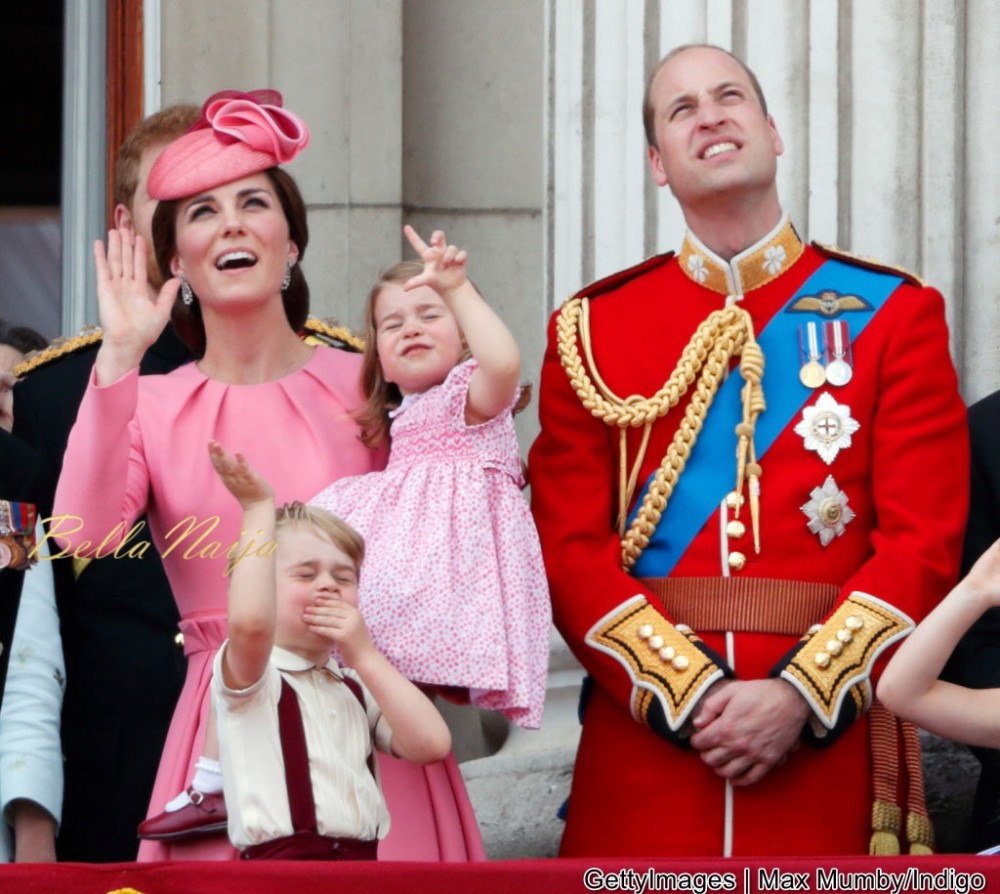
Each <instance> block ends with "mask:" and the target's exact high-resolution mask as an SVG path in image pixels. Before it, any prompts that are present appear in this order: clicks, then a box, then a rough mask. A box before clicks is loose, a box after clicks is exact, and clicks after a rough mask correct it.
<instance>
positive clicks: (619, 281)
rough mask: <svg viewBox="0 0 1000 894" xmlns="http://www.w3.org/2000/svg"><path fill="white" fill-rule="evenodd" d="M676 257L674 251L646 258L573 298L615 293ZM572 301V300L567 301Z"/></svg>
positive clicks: (600, 280)
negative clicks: (626, 284) (620, 287)
mask: <svg viewBox="0 0 1000 894" xmlns="http://www.w3.org/2000/svg"><path fill="white" fill-rule="evenodd" d="M673 256H674V253H673V252H672V251H668V252H667V253H666V254H662V255H653V256H652V257H649V258H646V260H645V261H642V262H641V263H639V264H636V265H635V266H633V267H627V268H626V269H624V270H619V271H618V272H617V273H612V274H611V275H610V276H605V277H604V279H599V280H597V281H596V282H592V283H591V284H590V285H589V286H585V287H584V288H582V289H580V291H579V292H577V293H576V295H574V296H572V297H573V298H584V297H586V298H596V297H597V296H598V295H603V294H604V293H605V292H613V291H614V290H615V289H617V288H618V287H619V286H622V285H624V284H625V283H627V282H628V281H629V280H631V279H635V278H636V277H637V276H641V275H642V274H643V273H646V272H647V271H649V270H653V269H654V268H656V267H659V266H660V265H662V264H666V263H667V261H669V260H670V259H671V258H672V257H673ZM567 300H572V299H567Z"/></svg>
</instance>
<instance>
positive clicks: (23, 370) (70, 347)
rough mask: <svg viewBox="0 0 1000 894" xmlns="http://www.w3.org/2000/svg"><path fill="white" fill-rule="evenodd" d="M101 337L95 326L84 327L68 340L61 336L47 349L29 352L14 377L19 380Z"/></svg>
mask: <svg viewBox="0 0 1000 894" xmlns="http://www.w3.org/2000/svg"><path fill="white" fill-rule="evenodd" d="M103 335H104V333H103V332H102V331H101V330H100V329H99V328H98V327H97V326H84V327H83V329H81V330H80V332H79V333H78V334H77V335H72V336H70V337H69V338H63V337H62V336H60V337H59V338H55V339H53V340H52V341H51V342H50V343H49V346H48V347H47V348H42V350H40V351H29V352H28V353H27V354H26V355H25V358H24V360H22V361H21V362H20V363H19V364H17V366H15V367H14V375H15V376H16V377H17V378H20V377H21V376H23V375H26V374H27V373H29V372H31V371H32V370H33V369H38V367H40V366H44V365H45V364H46V363H48V362H49V361H51V360H56V359H57V358H59V357H65V356H66V355H67V354H75V353H76V352H77V351H80V350H82V349H83V348H86V347H89V346H90V345H93V344H96V343H97V342H99V341H100V340H101V338H102V337H103Z"/></svg>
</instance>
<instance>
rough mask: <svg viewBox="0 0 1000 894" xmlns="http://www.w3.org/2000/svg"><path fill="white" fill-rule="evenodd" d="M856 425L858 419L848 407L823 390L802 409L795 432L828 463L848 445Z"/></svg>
mask: <svg viewBox="0 0 1000 894" xmlns="http://www.w3.org/2000/svg"><path fill="white" fill-rule="evenodd" d="M859 428H861V423H859V422H858V421H857V420H856V419H852V418H851V408H850V407H849V406H847V404H839V403H837V401H836V400H834V398H833V397H832V396H831V395H830V394H829V393H828V392H826V391H824V392H823V393H822V394H821V395H820V396H819V399H818V400H817V401H816V403H815V404H814V405H813V406H811V407H805V408H804V409H803V410H802V421H801V422H799V423H798V425H796V426H795V433H796V434H797V435H799V436H800V437H801V438H802V439H803V440H804V441H805V448H806V450H815V451H816V452H817V453H818V454H819V455H820V457H821V458H822V460H823V462H825V463H826V464H827V465H830V463H832V462H833V461H834V460H835V459H836V458H837V454H838V453H839V452H840V451H841V450H842V449H844V448H846V447H850V446H851V435H853V434H854V433H855V432H856V431H857V430H858V429H859Z"/></svg>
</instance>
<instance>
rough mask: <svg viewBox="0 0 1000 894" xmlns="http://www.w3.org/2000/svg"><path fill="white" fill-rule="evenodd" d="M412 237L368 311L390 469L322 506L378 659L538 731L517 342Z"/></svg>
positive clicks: (538, 574)
mask: <svg viewBox="0 0 1000 894" xmlns="http://www.w3.org/2000/svg"><path fill="white" fill-rule="evenodd" d="M405 232H406V235H407V238H408V239H409V240H410V243H411V244H412V245H413V246H414V248H415V249H416V250H417V251H418V252H419V254H420V256H421V261H409V262H405V261H404V262H403V263H401V264H397V265H396V266H395V267H393V268H391V269H390V270H389V271H387V273H386V274H385V275H384V276H383V277H382V278H381V279H380V280H379V282H378V283H377V284H376V285H375V287H374V288H373V290H372V293H371V296H370V298H369V304H368V312H367V317H368V337H367V348H366V353H365V358H364V365H363V368H362V388H363V390H364V392H365V395H366V397H367V404H366V406H365V409H364V410H363V411H362V414H361V417H360V422H361V427H362V438H363V440H364V441H365V442H366V443H367V444H368V445H369V446H379V445H381V444H383V443H385V442H389V443H390V458H389V463H388V466H387V467H386V469H385V470H384V471H381V472H373V473H368V474H365V475H360V476H354V477H351V478H345V479H340V480H338V481H335V482H334V483H333V484H331V485H330V486H329V487H328V488H327V489H326V490H324V491H323V492H322V493H320V494H319V495H318V496H317V497H315V498H314V499H313V501H312V502H313V503H314V504H316V505H319V506H323V507H325V508H327V509H329V510H331V511H332V512H335V513H336V514H338V515H340V516H341V517H343V518H345V519H346V520H347V521H348V522H349V523H350V524H351V525H352V526H354V527H355V528H357V529H358V530H359V531H360V532H361V534H362V535H363V536H364V538H365V542H366V544H367V550H368V555H369V560H368V562H367V564H366V569H365V575H364V577H363V578H362V581H361V606H362V609H363V611H364V613H365V617H366V618H367V619H368V623H369V627H370V629H371V632H372V636H373V638H374V640H375V642H376V645H377V646H378V647H379V649H380V650H381V651H382V652H383V653H384V654H385V655H387V656H388V657H389V659H390V660H391V661H392V662H393V663H394V664H395V665H396V667H397V668H398V669H399V670H400V671H402V673H403V674H405V675H406V676H407V677H409V678H410V679H411V680H413V681H415V682H418V683H421V684H425V685H426V686H428V687H433V688H437V689H439V690H441V691H443V693H444V694H445V695H447V696H449V697H451V698H453V699H456V700H459V701H469V702H471V703H472V704H474V705H477V706H479V707H482V708H489V709H493V710H497V711H500V712H502V713H503V714H504V715H506V716H507V717H508V718H509V719H510V720H511V721H513V722H515V723H517V724H519V725H521V726H524V727H528V728H535V727H538V726H539V724H540V722H541V716H542V703H543V700H544V696H545V677H546V672H547V666H548V652H549V629H550V624H551V611H550V605H549V594H548V587H547V584H546V580H545V570H544V567H543V564H542V557H541V550H540V547H539V544H538V536H537V534H536V532H535V528H534V524H533V522H532V520H531V516H530V514H529V511H528V506H527V503H526V501H525V500H524V497H523V496H522V494H521V487H522V486H523V484H524V479H523V474H522V465H521V460H520V454H519V452H518V447H517V439H516V435H515V431H514V422H513V418H512V412H513V410H514V407H515V405H516V404H517V403H518V400H519V398H520V393H521V388H520V385H519V377H520V354H519V351H518V348H517V345H516V343H515V342H514V338H513V336H512V335H511V333H510V332H509V330H508V329H507V327H506V326H505V325H504V324H503V322H502V321H501V320H500V318H499V317H498V316H497V314H496V313H495V312H494V311H493V310H492V309H491V308H490V307H489V305H487V303H486V302H485V301H484V300H483V298H482V296H481V295H480V294H479V292H478V291H477V290H476V288H475V286H473V284H472V283H471V282H470V281H469V279H468V277H467V276H466V265H467V253H466V252H465V251H464V250H463V251H459V250H458V249H457V248H456V247H455V246H453V245H448V244H447V243H446V240H445V237H444V234H443V233H441V232H440V231H438V232H435V233H434V235H433V236H432V237H431V240H430V245H427V244H426V243H425V242H424V241H423V240H422V239H421V238H420V237H419V236H418V235H417V234H416V233H415V232H414V231H413V229H412V228H410V227H407V228H406V229H405Z"/></svg>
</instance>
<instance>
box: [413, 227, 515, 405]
mask: <svg viewBox="0 0 1000 894" xmlns="http://www.w3.org/2000/svg"><path fill="white" fill-rule="evenodd" d="M403 232H404V233H405V234H406V238H407V239H409V240H410V244H411V245H412V246H413V247H414V248H415V249H416V250H417V252H418V253H419V255H420V258H421V260H422V261H423V262H424V272H423V273H422V274H421V275H419V276H415V277H413V279H411V280H409V281H408V282H407V283H406V285H405V286H404V288H406V289H414V288H417V287H418V286H430V288H432V289H434V291H435V292H437V293H438V294H439V295H441V297H442V298H443V299H444V300H445V302H446V303H447V305H448V307H449V308H450V309H451V312H452V313H453V314H454V315H455V319H456V321H457V322H458V326H459V328H460V329H461V330H462V333H463V334H464V335H465V341H466V344H467V345H468V346H469V351H470V352H471V353H472V356H473V357H475V358H476V362H477V363H478V368H477V369H476V371H475V372H474V373H473V374H472V379H471V381H470V382H469V399H468V403H467V405H466V409H465V418H466V422H468V423H469V424H476V423H479V422H485V421H486V420H487V419H492V418H493V417H494V416H496V415H497V414H498V413H500V412H502V411H503V410H504V409H506V408H507V406H508V405H509V404H510V402H511V399H512V398H513V397H514V393H515V391H516V390H517V388H518V387H519V380H520V376H521V352H520V350H518V347H517V342H515V341H514V336H513V335H511V333H510V330H509V329H508V328H507V326H506V325H505V324H504V322H503V320H501V319H500V317H499V316H498V315H497V313H496V311H494V310H493V308H491V307H490V306H489V305H488V304H487V303H486V301H485V300H484V299H483V296H482V295H480V294H479V292H478V291H477V290H476V287H475V286H474V285H473V284H472V283H471V282H470V281H469V278H468V276H467V275H466V265H467V263H468V259H469V256H468V253H467V252H466V251H465V250H464V249H461V250H460V249H458V248H457V247H456V246H454V245H448V243H447V240H446V239H445V235H444V233H443V232H442V231H441V230H435V231H434V233H433V235H432V236H431V242H430V245H428V244H427V243H426V242H424V240H423V239H421V238H420V236H419V235H418V234H417V232H416V231H415V230H414V229H413V227H411V226H409V225H407V226H405V227H404V228H403Z"/></svg>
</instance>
